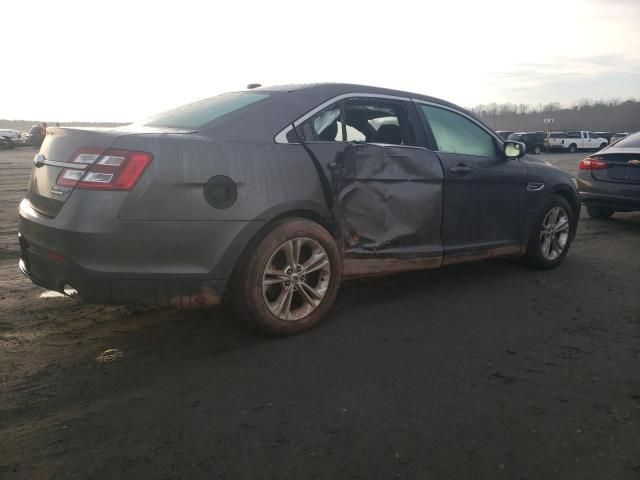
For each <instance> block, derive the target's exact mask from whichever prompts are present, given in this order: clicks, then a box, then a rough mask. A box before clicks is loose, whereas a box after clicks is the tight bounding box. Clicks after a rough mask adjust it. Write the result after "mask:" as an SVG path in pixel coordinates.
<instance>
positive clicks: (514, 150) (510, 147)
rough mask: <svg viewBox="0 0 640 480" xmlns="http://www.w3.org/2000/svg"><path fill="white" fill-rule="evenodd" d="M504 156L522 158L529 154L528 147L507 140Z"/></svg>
mask: <svg viewBox="0 0 640 480" xmlns="http://www.w3.org/2000/svg"><path fill="white" fill-rule="evenodd" d="M503 151H504V156H505V157H507V158H520V157H523V156H524V154H525V153H527V147H526V145H525V144H524V143H522V142H516V141H515V140H505V142H504V150H503Z"/></svg>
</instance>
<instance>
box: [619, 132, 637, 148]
mask: <svg viewBox="0 0 640 480" xmlns="http://www.w3.org/2000/svg"><path fill="white" fill-rule="evenodd" d="M615 146H616V148H617V147H627V148H640V132H638V133H634V134H633V135H629V136H628V137H625V138H623V139H622V140H620V141H619V142H616V144H615Z"/></svg>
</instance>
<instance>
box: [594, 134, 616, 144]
mask: <svg viewBox="0 0 640 480" xmlns="http://www.w3.org/2000/svg"><path fill="white" fill-rule="evenodd" d="M593 134H594V135H595V136H596V137H600V138H604V139H606V140H607V141H608V142H609V143H611V137H613V135H614V132H593Z"/></svg>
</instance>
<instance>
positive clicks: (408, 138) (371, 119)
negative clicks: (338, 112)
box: [344, 97, 416, 145]
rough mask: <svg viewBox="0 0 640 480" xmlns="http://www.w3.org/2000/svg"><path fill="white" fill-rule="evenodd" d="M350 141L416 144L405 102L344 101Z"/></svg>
mask: <svg viewBox="0 0 640 480" xmlns="http://www.w3.org/2000/svg"><path fill="white" fill-rule="evenodd" d="M344 115H345V123H346V131H347V132H346V133H347V141H359V142H369V143H382V144H391V145H415V144H416V140H415V134H414V132H413V129H412V128H411V125H410V122H409V115H408V113H407V109H406V106H404V105H403V104H402V102H398V101H393V100H385V99H383V98H368V97H364V98H351V99H347V100H345V102H344Z"/></svg>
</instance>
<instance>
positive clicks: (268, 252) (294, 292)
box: [231, 217, 342, 336]
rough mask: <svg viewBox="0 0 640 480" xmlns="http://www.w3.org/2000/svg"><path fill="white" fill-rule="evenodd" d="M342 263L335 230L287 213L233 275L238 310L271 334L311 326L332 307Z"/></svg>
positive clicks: (260, 239)
mask: <svg viewBox="0 0 640 480" xmlns="http://www.w3.org/2000/svg"><path fill="white" fill-rule="evenodd" d="M341 268H342V262H341V259H340V252H339V249H338V246H337V245H336V242H335V240H334V239H333V237H332V236H331V234H330V233H329V232H328V231H327V230H326V229H325V228H324V227H322V226H321V225H320V224H318V223H316V222H313V221H311V220H307V219H305V218H297V217H296V218H287V219H284V220H281V221H278V222H276V223H274V224H273V225H272V226H271V228H270V230H269V231H268V232H267V233H266V234H265V235H263V236H262V237H261V238H259V239H257V240H256V241H255V242H253V244H252V245H251V246H250V247H249V251H248V253H247V254H246V255H245V258H244V261H243V262H242V263H241V264H240V265H239V266H238V268H236V271H235V272H234V275H233V277H232V279H231V298H232V301H233V304H234V307H235V309H236V311H237V312H238V314H239V315H240V316H241V317H242V318H243V319H244V320H245V321H246V322H247V323H248V324H249V325H251V326H252V327H254V328H257V329H259V330H261V331H263V332H265V333H268V334H270V335H278V336H285V335H292V334H295V333H299V332H303V331H305V330H309V329H310V328H312V327H313V326H315V325H316V324H317V323H318V322H319V321H320V320H321V319H322V318H323V317H324V316H325V315H326V314H327V312H328V311H329V309H330V308H331V306H332V304H333V302H334V300H335V298H336V295H337V293H338V286H339V284H340V275H341V273H342V272H341Z"/></svg>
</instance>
